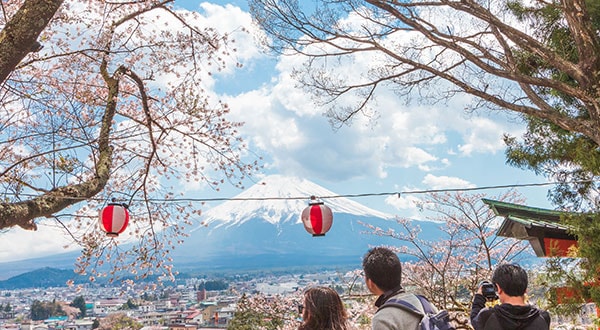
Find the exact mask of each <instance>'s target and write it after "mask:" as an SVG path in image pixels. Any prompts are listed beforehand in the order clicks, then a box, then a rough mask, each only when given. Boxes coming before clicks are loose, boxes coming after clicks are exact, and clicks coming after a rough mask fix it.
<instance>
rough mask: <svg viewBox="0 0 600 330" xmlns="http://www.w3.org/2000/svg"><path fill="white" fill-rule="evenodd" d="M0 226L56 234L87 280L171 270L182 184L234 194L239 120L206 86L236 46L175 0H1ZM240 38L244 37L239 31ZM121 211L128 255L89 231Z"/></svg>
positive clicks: (188, 206)
mask: <svg viewBox="0 0 600 330" xmlns="http://www.w3.org/2000/svg"><path fill="white" fill-rule="evenodd" d="M0 9H2V15H0V28H1V29H2V32H1V33H0V83H1V84H2V85H1V90H0V113H1V115H0V189H1V190H0V193H1V194H2V200H1V202H0V229H2V230H17V229H16V228H17V227H19V228H22V229H25V230H36V228H37V223H38V222H39V221H41V219H51V220H52V221H54V222H55V223H56V224H58V225H59V226H62V227H63V228H64V229H65V231H66V232H67V233H68V235H70V237H71V238H72V240H73V241H74V242H75V243H76V244H79V245H80V246H81V247H82V250H83V254H82V256H81V258H80V259H79V260H78V264H77V266H78V270H79V271H80V272H82V273H83V272H86V271H89V274H90V279H92V280H93V279H94V278H95V277H96V276H98V275H102V276H104V275H107V271H105V270H103V271H98V270H99V269H106V268H103V267H102V266H103V263H109V264H110V265H111V266H113V267H112V270H111V271H110V272H111V273H112V274H117V273H118V271H119V270H120V269H129V270H130V271H131V272H134V273H135V272H137V271H139V272H140V274H141V275H142V276H145V275H148V274H152V273H154V272H155V271H158V272H160V273H166V274H171V266H170V262H169V261H170V260H169V257H168V254H169V252H170V251H171V250H172V249H173V248H174V247H175V246H176V244H177V243H178V242H181V240H182V238H183V236H185V233H184V228H185V226H186V225H187V224H190V223H192V221H193V219H194V217H195V216H198V215H199V214H200V207H199V205H198V204H197V203H190V202H186V201H181V200H179V201H178V197H181V192H182V191H184V190H185V189H186V188H189V189H192V188H194V187H196V188H197V187H200V186H210V187H212V188H214V189H216V190H218V189H219V186H221V185H222V184H224V183H227V184H233V185H236V186H241V181H242V179H243V178H244V177H246V176H248V175H251V174H252V173H253V172H254V171H256V170H257V169H258V167H259V164H258V163H257V161H258V159H255V158H245V157H246V155H247V153H246V151H247V146H246V145H245V143H244V141H242V139H241V138H240V136H239V133H238V128H239V127H240V125H242V123H239V122H232V121H230V120H228V119H227V114H228V111H229V108H228V106H227V104H224V103H222V102H220V101H219V100H217V99H216V98H215V97H214V95H211V94H210V93H209V92H208V91H207V88H206V87H207V86H208V85H209V84H210V83H211V79H212V78H211V75H212V74H213V73H215V72H219V71H221V70H224V69H225V68H226V67H227V66H233V67H236V66H239V65H240V64H239V63H236V61H235V60H234V55H233V54H234V53H235V50H236V49H235V45H234V40H233V39H232V38H231V36H230V35H228V34H227V33H219V32H218V31H217V30H215V29H214V28H211V27H210V26H206V24H205V23H203V20H202V19H201V16H200V14H199V13H198V12H191V11H187V10H183V9H178V8H176V7H175V5H174V4H173V0H162V1H156V0H140V1H94V0H90V1H74V0H71V1H58V0H9V1H2V3H1V4H0ZM242 32H243V31H242ZM113 199H116V200H117V201H119V202H122V203H125V204H128V205H129V211H130V213H131V216H132V217H131V221H130V225H129V229H128V231H127V234H126V235H125V236H126V239H129V241H130V242H131V243H132V245H131V246H132V248H131V249H122V248H120V245H118V244H117V242H118V241H117V240H115V239H108V238H106V237H105V236H104V234H103V233H101V232H100V231H98V230H97V219H98V210H99V209H101V208H102V207H103V206H104V205H105V204H106V203H107V201H111V200H113Z"/></svg>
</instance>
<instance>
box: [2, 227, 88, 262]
mask: <svg viewBox="0 0 600 330" xmlns="http://www.w3.org/2000/svg"><path fill="white" fill-rule="evenodd" d="M0 237H1V238H2V241H3V242H10V244H2V245H1V246H0V262H8V261H14V260H22V259H29V258H35V257H41V256H45V255H51V254H55V253H63V252H68V251H76V250H78V249H79V247H78V246H76V245H75V244H73V241H72V240H71V239H70V238H69V236H68V235H67V234H66V233H65V231H64V230H62V229H61V228H59V227H57V225H56V224H54V222H53V221H51V220H42V221H40V222H38V230H36V231H31V230H23V229H21V228H12V229H10V230H9V231H7V232H4V233H2V234H0ZM73 261H75V260H73Z"/></svg>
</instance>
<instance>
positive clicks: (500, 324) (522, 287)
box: [471, 264, 550, 330]
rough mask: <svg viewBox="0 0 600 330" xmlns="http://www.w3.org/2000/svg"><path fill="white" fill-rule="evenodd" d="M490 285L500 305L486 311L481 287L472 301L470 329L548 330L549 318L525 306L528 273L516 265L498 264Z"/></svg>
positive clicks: (539, 311)
mask: <svg viewBox="0 0 600 330" xmlns="http://www.w3.org/2000/svg"><path fill="white" fill-rule="evenodd" d="M492 284H493V285H494V287H495V289H496V294H497V296H498V299H499V300H500V304H499V305H496V306H494V307H491V308H486V307H485V303H486V301H487V299H486V298H485V297H484V296H483V295H482V291H481V290H482V289H481V286H480V287H479V289H478V291H477V293H476V294H475V296H474V297H473V306H472V309H471V325H473V328H474V329H475V330H513V329H514V330H516V329H518V330H547V329H550V314H549V313H548V312H547V311H544V310H541V309H538V308H536V307H534V306H531V305H529V304H527V303H526V302H525V292H526V291H527V272H525V270H524V269H523V268H521V267H520V266H519V265H517V264H501V265H499V266H498V267H497V268H496V269H495V270H494V275H493V276H492Z"/></svg>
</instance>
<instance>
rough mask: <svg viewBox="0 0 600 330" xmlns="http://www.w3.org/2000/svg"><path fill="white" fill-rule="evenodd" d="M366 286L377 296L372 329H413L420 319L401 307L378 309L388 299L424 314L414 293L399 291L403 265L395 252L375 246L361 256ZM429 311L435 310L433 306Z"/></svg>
mask: <svg viewBox="0 0 600 330" xmlns="http://www.w3.org/2000/svg"><path fill="white" fill-rule="evenodd" d="M362 266H363V271H364V273H365V284H366V285H367V288H368V289H369V291H371V293H373V294H376V295H378V298H377V300H376V301H375V306H376V307H378V308H379V309H378V310H377V312H376V313H375V315H374V316H373V320H372V323H371V327H372V329H373V330H416V329H419V323H420V321H421V317H420V316H418V315H417V314H415V313H411V312H409V311H407V310H404V309H401V308H381V307H382V306H383V305H384V304H385V302H386V301H388V300H393V299H395V300H404V301H406V302H408V303H410V304H411V305H413V306H415V307H416V308H418V309H419V311H420V312H421V313H425V312H424V308H423V305H422V304H421V302H420V300H419V298H417V296H415V295H414V294H411V293H407V292H405V291H404V289H403V288H402V264H401V263H400V259H399V258H398V256H397V255H396V253H394V251H392V250H390V249H387V248H384V247H376V248H373V249H371V250H369V251H368V252H367V253H366V254H365V256H364V257H363V262H362ZM431 307H432V309H434V310H437V309H435V307H433V305H432V306H431Z"/></svg>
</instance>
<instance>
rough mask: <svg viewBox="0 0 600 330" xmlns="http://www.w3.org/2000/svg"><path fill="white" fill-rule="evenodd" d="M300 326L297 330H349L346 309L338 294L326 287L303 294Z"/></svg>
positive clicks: (315, 288) (319, 287) (309, 290)
mask: <svg viewBox="0 0 600 330" xmlns="http://www.w3.org/2000/svg"><path fill="white" fill-rule="evenodd" d="M301 309H302V312H301V314H302V320H303V322H302V324H301V325H300V326H299V327H298V330H350V329H351V327H350V325H349V323H348V320H347V314H346V309H345V308H344V304H343V303H342V299H341V298H340V296H339V295H338V293H337V292H336V291H335V290H333V289H331V288H328V287H322V286H318V287H313V288H309V289H308V290H306V291H305V292H304V304H303V305H301Z"/></svg>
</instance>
